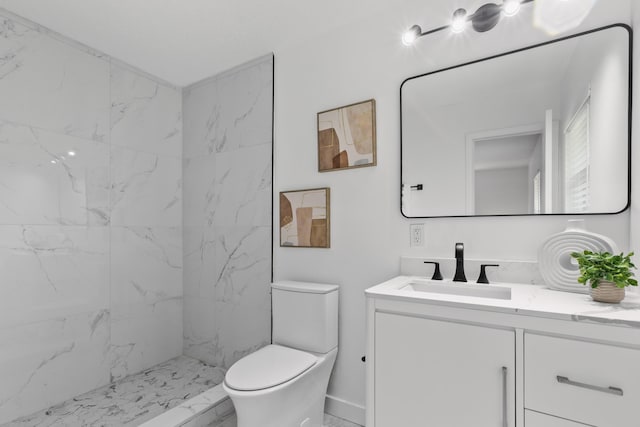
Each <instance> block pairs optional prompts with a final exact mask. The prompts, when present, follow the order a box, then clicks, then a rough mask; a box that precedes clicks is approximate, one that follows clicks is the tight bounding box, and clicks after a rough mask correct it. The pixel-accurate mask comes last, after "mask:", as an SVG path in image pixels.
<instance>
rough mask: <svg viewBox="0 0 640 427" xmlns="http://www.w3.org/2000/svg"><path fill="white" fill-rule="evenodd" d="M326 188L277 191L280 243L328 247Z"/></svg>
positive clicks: (300, 246)
mask: <svg viewBox="0 0 640 427" xmlns="http://www.w3.org/2000/svg"><path fill="white" fill-rule="evenodd" d="M329 191H330V190H329V188H314V189H310V190H295V191H281V192H280V246H283V247H297V248H328V247H329Z"/></svg>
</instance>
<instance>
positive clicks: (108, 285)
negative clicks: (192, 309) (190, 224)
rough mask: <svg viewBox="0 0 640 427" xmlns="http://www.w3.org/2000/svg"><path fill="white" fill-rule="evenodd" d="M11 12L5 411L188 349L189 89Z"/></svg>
mask: <svg viewBox="0 0 640 427" xmlns="http://www.w3.org/2000/svg"><path fill="white" fill-rule="evenodd" d="M2 15H4V13H3V12H2V11H0V34H2V37H0V57H2V58H3V60H2V61H0V141H1V143H0V284H1V290H0V378H1V381H0V424H2V423H4V422H6V421H9V420H12V419H14V418H16V417H19V416H22V415H26V414H29V413H31V412H34V411H36V410H40V409H43V408H46V407H48V406H50V405H53V404H56V403H59V402H61V401H64V400H65V399H68V398H70V397H73V396H76V395H78V394H81V393H84V392H87V391H90V390H93V389H95V388H97V387H100V386H103V385H106V384H108V383H109V382H111V381H112V380H115V379H119V378H121V377H123V376H125V375H128V374H131V373H134V372H138V371H140V370H143V369H145V368H147V367H150V366H152V365H155V364H157V363H161V362H163V361H165V360H167V359H170V358H173V357H176V356H178V355H180V354H181V352H182V233H181V223H182V212H181V202H180V199H181V197H182V188H181V155H182V119H181V91H180V90H179V89H176V88H174V87H170V86H167V85H164V84H162V83H160V82H158V81H157V80H155V79H153V78H150V77H148V76H146V75H143V74H141V73H139V72H136V71H133V70H132V69H130V68H129V67H127V66H124V65H122V64H120V63H118V62H117V61H112V60H111V58H109V57H106V56H104V55H102V54H100V53H98V52H94V51H91V50H89V49H87V48H84V47H82V46H80V45H77V44H75V43H72V42H69V41H67V40H64V39H62V38H58V37H52V36H51V35H49V33H47V32H46V31H44V30H42V29H41V28H39V27H37V26H34V25H31V24H27V23H24V25H23V23H21V22H22V21H20V20H14V19H5V18H4V16H2ZM69 151H74V152H75V153H76V155H75V156H70V155H69V154H68V152H69ZM52 161H53V162H55V163H52Z"/></svg>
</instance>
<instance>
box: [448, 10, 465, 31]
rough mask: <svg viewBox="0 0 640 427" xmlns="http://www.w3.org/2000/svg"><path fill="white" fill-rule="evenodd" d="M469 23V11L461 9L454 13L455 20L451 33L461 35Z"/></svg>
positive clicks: (452, 21)
mask: <svg viewBox="0 0 640 427" xmlns="http://www.w3.org/2000/svg"><path fill="white" fill-rule="evenodd" d="M466 23H467V11H466V10H464V9H462V8H460V9H458V10H456V11H455V12H453V19H452V20H451V31H453V32H454V33H461V32H462V31H463V30H464V27H465V25H466Z"/></svg>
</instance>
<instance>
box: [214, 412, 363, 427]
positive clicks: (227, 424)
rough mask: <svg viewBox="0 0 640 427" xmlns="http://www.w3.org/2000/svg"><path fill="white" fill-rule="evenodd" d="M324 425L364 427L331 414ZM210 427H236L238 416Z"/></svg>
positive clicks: (325, 418) (329, 426)
mask: <svg viewBox="0 0 640 427" xmlns="http://www.w3.org/2000/svg"><path fill="white" fill-rule="evenodd" d="M324 425H325V427H362V426H360V425H358V424H354V423H351V422H349V421H346V420H343V419H341V418H337V417H334V416H333V415H329V414H324ZM208 427H236V416H235V414H233V415H231V416H229V417H227V418H225V419H223V420H220V421H216V422H214V423H213V424H209V426H208Z"/></svg>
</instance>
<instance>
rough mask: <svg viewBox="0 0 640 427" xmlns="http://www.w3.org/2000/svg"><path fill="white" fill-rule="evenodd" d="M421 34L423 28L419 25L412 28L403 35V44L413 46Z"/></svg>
mask: <svg viewBox="0 0 640 427" xmlns="http://www.w3.org/2000/svg"><path fill="white" fill-rule="evenodd" d="M421 34H422V28H420V26H419V25H414V26H412V27H411V28H409V29H408V30H407V31H405V32H404V34H403V35H402V44H404V45H405V46H411V45H412V44H413V43H414V42H415V41H416V39H417V38H418V37H420V35H421Z"/></svg>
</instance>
